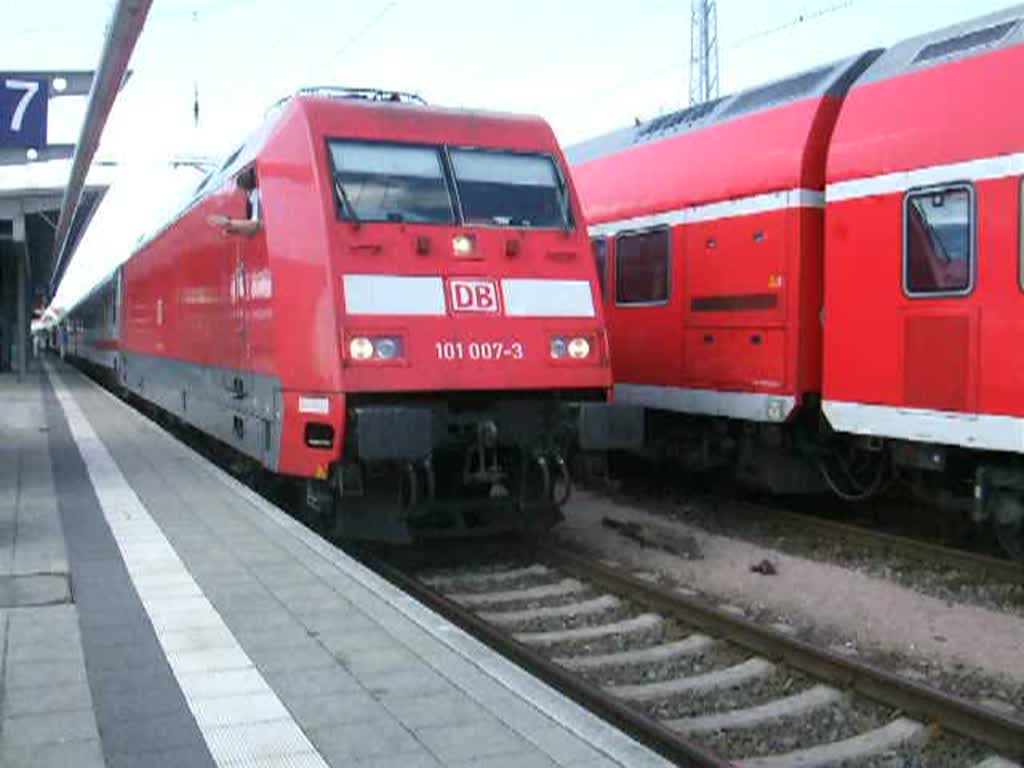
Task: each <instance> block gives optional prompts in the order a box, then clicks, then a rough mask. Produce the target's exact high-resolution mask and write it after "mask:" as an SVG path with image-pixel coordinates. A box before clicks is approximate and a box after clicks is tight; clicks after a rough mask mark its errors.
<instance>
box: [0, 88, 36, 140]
mask: <svg viewBox="0 0 1024 768" xmlns="http://www.w3.org/2000/svg"><path fill="white" fill-rule="evenodd" d="M4 87H5V88H7V89H8V90H10V91H24V93H23V94H22V95H21V99H20V100H19V101H18V106H16V107H15V108H14V114H13V115H12V116H11V130H12V131H14V132H18V131H20V130H21V122H22V120H24V119H25V112H26V110H27V109H28V105H29V104H31V103H32V99H33V97H34V96H35V95H36V94H37V93H39V83H37V82H35V81H33V80H5V81H4Z"/></svg>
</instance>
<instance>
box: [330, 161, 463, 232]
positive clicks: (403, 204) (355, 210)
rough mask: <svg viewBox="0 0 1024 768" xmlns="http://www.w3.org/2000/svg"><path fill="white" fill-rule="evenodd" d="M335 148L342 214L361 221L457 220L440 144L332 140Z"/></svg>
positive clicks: (339, 205)
mask: <svg viewBox="0 0 1024 768" xmlns="http://www.w3.org/2000/svg"><path fill="white" fill-rule="evenodd" d="M330 150H331V162H332V164H333V166H334V191H335V196H336V202H337V205H338V213H339V215H340V216H341V217H343V218H347V219H353V220H357V221H395V222H400V221H416V222H434V223H451V222H453V221H454V219H455V217H454V215H453V213H452V205H451V199H450V197H449V195H448V185H447V184H446V183H445V179H444V171H443V166H442V165H441V153H440V150H439V149H438V148H437V147H421V146H413V145H402V144H384V143H374V142H363V141H331V142H330Z"/></svg>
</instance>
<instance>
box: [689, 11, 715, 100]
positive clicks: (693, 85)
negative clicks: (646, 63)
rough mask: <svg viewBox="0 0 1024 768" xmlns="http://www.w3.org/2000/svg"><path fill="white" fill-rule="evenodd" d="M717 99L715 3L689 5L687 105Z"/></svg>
mask: <svg viewBox="0 0 1024 768" xmlns="http://www.w3.org/2000/svg"><path fill="white" fill-rule="evenodd" d="M717 96H718V3H717V1H716V0H691V2H690V103H691V104H700V103H701V102H705V101H710V100H711V99H714V98H716V97H717Z"/></svg>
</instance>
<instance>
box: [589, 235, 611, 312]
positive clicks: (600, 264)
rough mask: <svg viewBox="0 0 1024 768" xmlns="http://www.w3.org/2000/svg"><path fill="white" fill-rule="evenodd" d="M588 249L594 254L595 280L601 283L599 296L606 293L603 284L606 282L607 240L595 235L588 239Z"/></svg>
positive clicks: (603, 295)
mask: <svg viewBox="0 0 1024 768" xmlns="http://www.w3.org/2000/svg"><path fill="white" fill-rule="evenodd" d="M590 250H591V253H593V254H594V265H595V266H596V267H597V282H598V283H600V285H601V298H602V299H604V297H605V296H607V295H608V293H607V291H606V289H605V284H606V283H607V282H608V240H607V239H605V238H603V237H595V238H592V239H591V241H590Z"/></svg>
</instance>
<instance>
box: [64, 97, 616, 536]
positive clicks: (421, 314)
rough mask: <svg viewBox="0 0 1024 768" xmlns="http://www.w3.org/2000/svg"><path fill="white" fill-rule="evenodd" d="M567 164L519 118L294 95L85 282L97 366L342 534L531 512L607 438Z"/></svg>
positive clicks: (554, 511)
mask: <svg viewBox="0 0 1024 768" xmlns="http://www.w3.org/2000/svg"><path fill="white" fill-rule="evenodd" d="M564 167H565V166H564V161H563V158H562V155H561V152H560V150H559V148H558V145H557V143H556V141H555V138H554V136H553V134H552V132H551V130H550V128H549V127H548V126H547V125H546V124H545V123H544V122H543V121H541V120H540V119H537V118H531V117H519V116H508V115H498V114H488V113H479V112H466V111H455V110H445V109H438V108H431V107H427V106H425V105H424V104H422V103H421V102H419V101H418V100H417V99H415V98H413V97H408V96H406V95H403V94H396V93H384V92H378V91H356V90H346V89H334V88H330V89H324V88H319V89H307V90H305V91H303V92H300V94H298V95H297V96H295V97H293V98H290V99H288V100H286V101H285V102H283V103H281V104H279V105H277V106H276V107H275V108H274V109H273V110H272V113H271V114H270V116H269V117H268V119H267V120H266V122H265V124H264V125H263V127H262V128H261V129H260V130H259V131H258V132H257V133H256V134H255V135H254V136H253V137H252V138H250V139H249V140H248V141H247V142H246V143H245V144H244V145H242V146H241V147H239V148H238V149H237V150H235V151H234V152H233V153H231V155H230V156H229V157H228V158H227V160H226V161H225V162H224V163H223V164H222V165H221V166H220V167H219V168H218V169H216V170H215V171H213V172H211V173H210V174H209V175H208V176H207V177H206V179H205V180H204V181H203V182H202V184H200V186H199V188H198V189H197V190H196V192H195V194H194V196H193V197H192V199H191V200H189V202H188V203H187V205H186V206H185V207H184V208H183V209H182V210H181V211H180V213H179V214H178V215H177V216H175V217H174V218H173V220H172V221H170V222H168V223H167V224H166V225H165V226H163V227H162V228H161V229H160V230H159V231H158V232H155V233H152V234H151V235H149V236H147V237H145V238H144V239H143V240H142V241H141V243H140V245H139V246H138V248H137V249H136V251H135V252H134V253H133V254H132V256H131V258H130V259H129V260H128V261H127V262H126V263H125V264H124V265H123V267H122V268H121V269H120V270H119V272H118V274H117V275H116V281H117V287H116V288H115V289H112V290H107V291H105V292H100V293H97V294H95V296H96V297H97V298H99V299H102V300H107V301H109V300H113V299H115V298H116V299H119V301H118V306H116V307H114V308H113V309H112V310H111V311H110V313H109V314H108V316H109V317H116V318H117V321H116V327H115V328H114V329H113V330H112V332H111V333H110V334H108V335H109V336H110V337H112V338H116V363H114V362H112V363H111V365H114V364H116V366H117V367H116V370H117V375H118V378H119V381H120V383H121V385H122V386H124V387H125V388H126V389H128V390H130V391H131V392H133V393H135V394H136V395H138V396H140V397H142V398H144V399H146V400H148V401H150V402H152V403H154V404H156V405H157V406H159V407H160V408H162V409H164V410H166V411H168V412H170V413H172V414H174V415H175V416H177V417H178V418H180V419H182V420H184V421H185V422H188V423H189V424H192V425H194V426H195V427H197V428H198V429H200V430H202V431H203V432H205V433H208V434H209V435H212V436H213V437H215V438H218V439H219V440H220V441H222V442H223V443H226V444H228V445H230V446H232V447H233V448H235V449H237V450H238V451H240V452H242V453H243V454H246V455H247V456H249V457H250V458H251V459H253V460H255V461H256V462H259V464H261V465H262V466H263V467H265V468H267V469H269V470H271V471H272V472H274V473H277V474H279V475H284V476H289V477H295V478H303V479H304V483H305V485H306V498H307V501H308V503H309V506H310V509H311V510H313V511H315V513H316V515H317V516H318V517H319V519H320V520H319V521H320V522H321V523H322V524H324V525H325V526H327V528H328V529H329V530H334V531H337V532H338V533H339V534H340V535H343V536H348V537H358V538H374V539H388V540H408V539H410V538H416V537H419V536H427V535H434V534H446V535H452V534H464V533H476V532H480V533H482V532H492V531H495V530H509V529H537V528H543V527H545V526H548V525H550V524H551V523H552V522H553V521H554V520H556V519H557V517H558V508H559V506H560V504H561V503H562V502H563V501H564V500H565V498H566V496H567V495H568V492H569V478H568V471H567V468H566V452H567V450H568V449H569V445H570V444H571V443H572V442H573V440H574V439H575V437H576V435H577V424H580V423H582V425H583V427H584V430H583V431H584V435H583V438H584V439H585V440H584V442H586V447H596V445H597V443H596V442H595V441H598V440H601V439H603V438H602V436H604V437H607V435H608V432H609V421H608V419H606V418H605V417H606V415H607V413H608V411H606V410H605V409H604V408H603V407H602V405H601V404H602V403H603V401H604V400H605V399H606V395H607V392H608V389H609V387H610V380H611V375H610V368H609V361H608V352H607V343H606V339H605V332H604V325H603V320H602V309H601V304H600V301H599V300H598V298H599V291H598V288H597V283H596V276H595V272H594V267H593V263H592V261H591V260H590V259H589V258H588V256H587V251H588V246H587V239H586V232H585V230H584V229H583V228H582V227H580V226H577V222H580V221H582V219H581V214H580V210H579V207H578V204H577V201H576V197H575V194H574V193H573V189H572V186H571V183H570V182H569V179H568V177H567V175H566V173H565V172H564ZM89 305H90V302H86V303H85V304H84V305H83V306H82V307H81V308H80V309H79V310H77V311H76V314H74V315H73V316H72V323H74V322H76V320H78V319H79V318H82V319H86V318H88V317H95V316H97V315H96V313H95V311H91V310H89ZM85 338H88V337H85ZM625 414H626V415H624V416H623V415H619V416H617V417H616V418H615V419H614V424H612V427H615V428H622V429H628V425H626V421H628V419H629V415H628V412H625ZM581 415H582V416H583V417H585V418H580V417H581ZM616 425H618V426H617V427H616ZM624 425H625V426H624ZM588 436H589V438H588ZM630 439H635V435H634V437H633V438H630Z"/></svg>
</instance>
